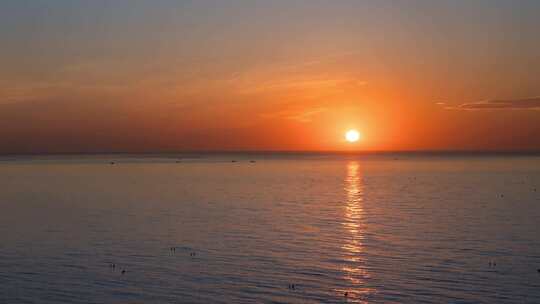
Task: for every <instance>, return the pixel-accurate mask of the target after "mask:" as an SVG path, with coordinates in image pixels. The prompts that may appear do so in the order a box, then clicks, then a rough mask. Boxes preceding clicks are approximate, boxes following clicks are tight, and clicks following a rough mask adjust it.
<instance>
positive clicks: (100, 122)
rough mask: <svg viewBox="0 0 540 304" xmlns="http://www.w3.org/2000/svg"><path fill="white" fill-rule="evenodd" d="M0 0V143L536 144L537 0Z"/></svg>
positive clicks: (158, 147) (39, 148)
mask: <svg viewBox="0 0 540 304" xmlns="http://www.w3.org/2000/svg"><path fill="white" fill-rule="evenodd" d="M1 6H2V9H0V38H2V41H3V48H4V46H5V48H4V50H3V55H2V56H1V57H0V65H1V66H2V67H3V68H2V70H0V139H2V140H1V142H0V153H38V152H109V151H125V152H140V151H174V150H439V149H443V150H540V98H539V96H540V77H538V76H537V75H536V71H537V70H538V68H540V56H538V54H540V38H539V37H540V36H539V35H538V28H540V21H539V19H538V18H537V16H536V14H535V13H534V12H538V11H539V9H540V3H539V2H537V1H517V2H511V3H510V2H509V1H475V2H474V3H470V2H469V1H451V2H450V1H449V2H437V3H432V2H431V1H403V2H399V3H394V2H391V1H388V2H386V1H366V2H359V1H332V2H330V1H294V2H289V1H272V2H266V1H217V2H216V1H197V2H196V3H188V2H185V3H184V2H180V1H172V2H169V1H156V2H152V3H150V2H145V1H142V2H139V1H133V2H128V1H116V2H114V3H106V4H104V3H97V2H93V3H90V2H88V1H80V2H78V1H56V2H54V3H48V4H47V3H40V2H36V3H21V2H20V1H6V2H5V3H3V4H1ZM350 128H355V129H358V130H359V131H360V132H361V133H362V134H363V137H364V138H363V140H362V141H360V142H358V143H355V144H349V143H345V142H344V138H343V134H344V133H345V131H346V130H348V129H350Z"/></svg>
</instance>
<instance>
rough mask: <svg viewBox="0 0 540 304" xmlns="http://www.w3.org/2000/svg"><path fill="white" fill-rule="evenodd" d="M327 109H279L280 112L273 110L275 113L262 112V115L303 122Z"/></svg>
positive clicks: (309, 120)
mask: <svg viewBox="0 0 540 304" xmlns="http://www.w3.org/2000/svg"><path fill="white" fill-rule="evenodd" d="M326 110H327V108H324V107H319V108H313V109H307V110H302V111H292V110H286V111H278V112H273V113H263V114H261V117H264V118H282V119H289V120H294V121H297V122H301V123H308V122H311V121H312V120H313V117H314V116H316V115H318V114H321V113H323V112H326Z"/></svg>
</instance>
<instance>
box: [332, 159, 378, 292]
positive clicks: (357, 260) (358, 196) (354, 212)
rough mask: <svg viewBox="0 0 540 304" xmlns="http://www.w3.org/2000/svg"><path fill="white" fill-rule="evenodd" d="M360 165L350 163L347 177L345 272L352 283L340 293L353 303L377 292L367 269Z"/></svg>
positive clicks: (344, 218) (355, 162) (346, 277)
mask: <svg viewBox="0 0 540 304" xmlns="http://www.w3.org/2000/svg"><path fill="white" fill-rule="evenodd" d="M363 190H364V188H363V184H362V177H361V173H360V166H359V164H358V162H357V161H351V162H349V163H348V164H347V176H346V177H345V193H346V197H347V201H346V205H345V212H344V217H343V222H342V225H343V227H344V229H345V231H346V236H345V237H344V240H345V243H344V244H343V246H342V249H343V250H344V257H343V259H344V265H343V267H342V268H341V270H342V271H343V273H344V278H345V279H346V280H347V281H348V282H349V284H348V286H347V288H345V289H342V290H339V292H341V293H343V294H344V295H346V297H347V299H348V300H349V301H350V302H355V303H367V297H368V295H369V294H371V293H373V292H374V291H375V290H374V289H373V288H369V287H367V286H365V285H366V281H367V280H368V279H369V278H370V274H369V272H368V271H367V268H366V260H365V257H364V255H363V253H364V245H363V242H364V231H365V224H364V223H363V218H364V209H363V203H364V202H363V200H364V192H363Z"/></svg>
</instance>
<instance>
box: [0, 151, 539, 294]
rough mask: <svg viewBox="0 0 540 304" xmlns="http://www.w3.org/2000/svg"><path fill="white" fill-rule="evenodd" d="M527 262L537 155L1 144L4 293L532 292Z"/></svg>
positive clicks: (533, 279) (535, 235)
mask: <svg viewBox="0 0 540 304" xmlns="http://www.w3.org/2000/svg"><path fill="white" fill-rule="evenodd" d="M233 160H235V162H233ZM111 264H114V265H115V267H114V268H113V267H111ZM538 269H540V157H538V156H531V155H529V156H512V155H484V156H483V155H443V154H441V155H438V154H437V155H431V154H426V155H423V154H411V155H409V154H398V155H390V154H385V155H356V156H355V155H325V154H314V155H309V154H298V155H296V154H251V155H250V154H211V155H206V154H203V155H196V154H193V155H86V156H84V155H73V156H69V155H64V156H24V157H22V156H3V157H0V303H540V272H539V271H538ZM122 271H124V273H122ZM292 284H294V288H293V286H292Z"/></svg>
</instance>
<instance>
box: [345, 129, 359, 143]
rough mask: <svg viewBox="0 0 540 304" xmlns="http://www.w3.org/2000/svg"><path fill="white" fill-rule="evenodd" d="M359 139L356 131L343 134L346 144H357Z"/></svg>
mask: <svg viewBox="0 0 540 304" xmlns="http://www.w3.org/2000/svg"><path fill="white" fill-rule="evenodd" d="M359 139H360V133H359V132H358V131H356V130H349V131H347V133H345V140H347V141H348V142H351V143H352V142H357V141H358V140H359Z"/></svg>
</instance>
